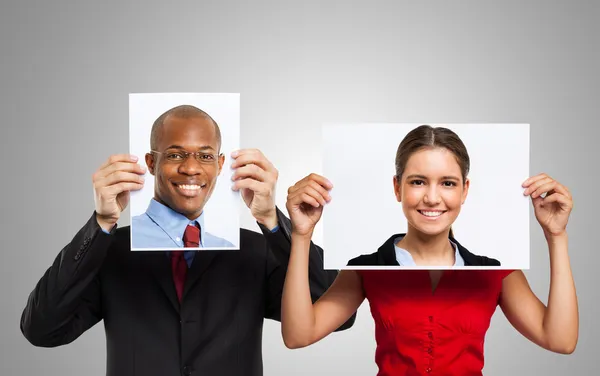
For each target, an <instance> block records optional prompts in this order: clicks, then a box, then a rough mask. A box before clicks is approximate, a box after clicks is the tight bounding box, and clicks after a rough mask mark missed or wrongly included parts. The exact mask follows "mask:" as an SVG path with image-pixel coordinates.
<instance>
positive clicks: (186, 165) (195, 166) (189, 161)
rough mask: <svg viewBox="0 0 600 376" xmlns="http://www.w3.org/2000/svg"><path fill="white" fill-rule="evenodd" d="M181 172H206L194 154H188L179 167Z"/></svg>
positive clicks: (192, 173) (197, 173) (189, 173)
mask: <svg viewBox="0 0 600 376" xmlns="http://www.w3.org/2000/svg"><path fill="white" fill-rule="evenodd" d="M178 171H179V173H180V174H183V175H199V174H201V173H203V172H204V170H203V168H202V164H201V163H200V162H198V160H197V159H196V158H195V157H194V156H193V155H190V156H188V157H187V158H186V159H185V160H184V161H183V162H182V163H181V164H180V165H179V168H178Z"/></svg>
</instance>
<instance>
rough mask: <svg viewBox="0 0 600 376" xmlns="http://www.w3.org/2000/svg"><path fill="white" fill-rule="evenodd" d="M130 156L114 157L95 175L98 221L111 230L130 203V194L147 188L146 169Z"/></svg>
mask: <svg viewBox="0 0 600 376" xmlns="http://www.w3.org/2000/svg"><path fill="white" fill-rule="evenodd" d="M137 161H138V159H137V157H135V156H132V155H129V154H116V155H111V156H110V158H108V160H107V161H106V162H104V164H103V165H102V166H100V168H99V169H98V170H97V171H96V172H95V173H94V175H93V176H92V182H93V183H94V201H95V204H96V220H97V221H98V224H99V225H100V227H102V228H103V229H104V230H106V231H110V230H111V229H112V228H113V226H114V225H115V223H117V221H118V220H119V217H120V216H121V212H122V211H123V210H125V208H126V207H127V204H128V203H129V192H130V191H135V190H139V189H141V188H142V187H143V186H144V174H145V172H146V168H145V167H142V166H140V165H139V164H137Z"/></svg>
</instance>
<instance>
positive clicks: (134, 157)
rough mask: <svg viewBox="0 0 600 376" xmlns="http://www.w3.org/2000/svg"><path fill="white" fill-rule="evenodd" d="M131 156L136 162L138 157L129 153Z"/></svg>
mask: <svg viewBox="0 0 600 376" xmlns="http://www.w3.org/2000/svg"><path fill="white" fill-rule="evenodd" d="M129 157H130V158H131V160H132V161H134V162H137V160H138V157H136V156H135V155H131V156H129Z"/></svg>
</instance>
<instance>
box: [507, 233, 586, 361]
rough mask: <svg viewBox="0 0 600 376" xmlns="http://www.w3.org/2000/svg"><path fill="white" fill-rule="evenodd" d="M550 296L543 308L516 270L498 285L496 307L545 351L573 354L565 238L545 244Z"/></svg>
mask: <svg viewBox="0 0 600 376" xmlns="http://www.w3.org/2000/svg"><path fill="white" fill-rule="evenodd" d="M548 245H549V248H550V293H549V296H548V306H547V307H546V306H545V305H544V304H543V303H542V302H541V301H540V300H539V299H538V298H537V296H535V294H534V293H533V292H532V291H531V288H530V287H529V283H528V282H527V279H526V278H525V275H524V274H523V272H521V271H516V272H514V273H512V274H511V275H509V276H508V277H506V278H505V279H504V282H503V283H502V297H501V300H500V307H501V308H502V311H503V312H504V314H505V315H506V318H507V319H508V321H509V322H510V323H511V324H512V325H513V326H514V327H515V329H517V330H518V331H519V332H520V333H521V334H522V335H523V336H525V337H526V338H528V339H529V340H531V341H532V342H533V343H535V344H537V345H539V346H541V347H543V348H544V349H546V350H550V351H554V352H557V353H561V354H571V353H572V352H573V351H575V347H576V345H577V339H578V333H579V312H578V308H577V295H576V293H575V283H574V281H573V275H572V274H571V266H570V262H569V256H568V254H567V236H566V234H565V235H564V237H561V238H558V239H552V240H549V241H548Z"/></svg>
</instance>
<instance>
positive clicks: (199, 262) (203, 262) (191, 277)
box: [173, 251, 227, 300]
mask: <svg viewBox="0 0 600 376" xmlns="http://www.w3.org/2000/svg"><path fill="white" fill-rule="evenodd" d="M219 252H227V251H198V252H196V254H195V255H194V260H193V261H192V266H191V267H190V269H189V270H188V273H187V276H186V278H185V284H184V287H183V297H182V300H183V299H185V297H186V295H187V294H188V292H189V291H190V290H191V289H192V288H193V287H194V285H195V284H196V283H197V282H198V280H199V279H200V277H202V275H203V274H204V273H205V272H206V269H208V267H209V266H210V264H211V263H212V262H213V260H214V259H215V257H217V254H218V253H219ZM174 291H175V289H173V292H174ZM175 298H177V297H176V295H175Z"/></svg>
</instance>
